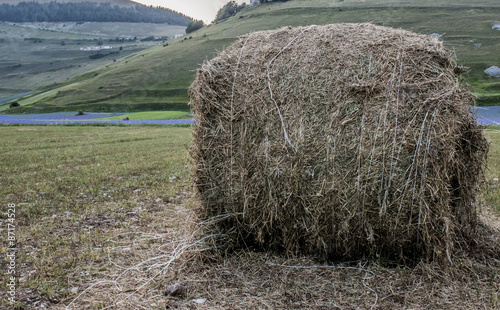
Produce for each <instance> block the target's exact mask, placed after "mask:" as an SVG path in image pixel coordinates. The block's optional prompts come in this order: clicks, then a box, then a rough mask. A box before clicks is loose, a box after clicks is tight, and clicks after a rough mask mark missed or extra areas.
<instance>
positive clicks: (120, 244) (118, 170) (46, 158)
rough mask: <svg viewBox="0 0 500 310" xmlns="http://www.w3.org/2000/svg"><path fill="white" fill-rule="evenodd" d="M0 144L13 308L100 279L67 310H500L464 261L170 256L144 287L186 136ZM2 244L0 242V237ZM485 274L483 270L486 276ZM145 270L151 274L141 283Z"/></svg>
mask: <svg viewBox="0 0 500 310" xmlns="http://www.w3.org/2000/svg"><path fill="white" fill-rule="evenodd" d="M499 133H500V132H499V131H497V130H489V131H488V132H487V134H488V136H489V138H490V139H491V141H492V150H491V156H490V169H491V171H490V175H489V176H490V180H493V178H494V177H497V178H498V177H499V176H500V165H499V162H498V158H499V156H498V154H499V152H500V134H499ZM0 136H2V137H3V138H2V139H3V140H2V141H3V142H4V143H3V144H2V151H1V152H0V160H1V162H2V163H3V164H2V165H0V175H2V176H3V177H2V178H1V179H0V184H1V186H0V197H1V200H2V203H3V208H4V209H3V210H4V211H2V212H1V213H0V227H4V228H5V227H6V224H7V223H8V222H7V215H6V213H4V212H7V211H6V208H7V205H8V203H13V204H16V206H17V207H16V212H15V219H14V224H15V226H16V230H15V232H16V246H17V248H18V249H19V250H18V252H17V254H16V266H17V267H16V268H17V269H16V277H17V280H18V282H17V284H16V293H17V295H16V300H17V302H18V304H17V306H18V308H19V309H41V308H43V306H42V305H45V306H47V307H46V308H48V309H63V308H64V306H67V305H68V304H69V303H70V302H71V301H72V300H73V299H74V298H76V297H77V296H78V294H79V293H81V292H83V291H84V290H85V289H87V288H90V286H91V285H93V284H96V283H97V282H98V281H101V280H104V279H107V280H114V279H117V280H118V279H119V280H118V284H119V285H120V288H121V289H122V290H123V291H121V292H120V291H119V290H117V289H116V288H115V286H114V285H112V284H110V283H108V284H105V285H100V286H97V287H95V288H93V289H90V290H89V291H87V292H86V293H85V294H84V295H82V296H81V297H80V299H78V300H77V301H76V306H75V307H74V308H73V307H69V309H102V308H103V307H104V306H110V305H111V303H112V302H117V301H119V300H121V299H123V298H125V296H127V295H128V294H129V293H130V292H132V291H134V290H135V289H138V288H140V286H141V285H143V284H145V286H144V288H141V289H140V291H139V293H138V294H136V295H135V296H134V297H132V298H131V299H130V303H125V304H121V305H120V306H119V307H117V309H138V308H141V309H142V308H147V309H165V308H170V309H174V308H175V309H177V308H179V309H191V308H197V307H196V304H194V302H193V301H191V299H193V298H206V299H207V300H208V301H207V303H206V304H205V305H203V308H204V309H291V308H293V309H351V308H358V307H359V308H362V309H368V308H370V306H371V305H372V304H373V303H374V302H375V296H374V291H376V292H377V293H378V307H377V308H379V309H408V308H412V309H487V308H491V309H495V308H496V307H498V306H500V278H499V276H500V274H499V273H498V269H497V270H496V271H495V270H492V269H491V267H488V268H490V269H488V268H486V266H485V262H484V261H481V260H480V259H477V261H473V264H472V265H468V264H469V262H470V261H468V260H467V259H458V260H457V261H456V264H455V266H454V267H453V270H452V271H451V272H452V277H449V276H446V275H444V274H446V272H444V273H443V272H442V270H440V269H439V268H435V267H432V265H428V264H420V265H419V266H417V267H416V268H415V269H413V268H408V267H405V266H398V267H392V268H387V267H382V266H380V265H379V263H377V262H360V264H363V266H364V267H365V269H368V270H370V271H369V272H368V273H364V272H360V271H358V270H348V269H344V270H341V269H334V268H326V267H325V268H323V269H322V268H310V269H308V268H306V269H296V268H293V269H287V268H280V267H278V266H270V265H269V262H273V263H279V264H285V265H318V264H319V263H318V262H315V261H313V260H312V259H310V258H291V257H284V256H283V257H276V256H274V255H272V254H269V253H252V252H250V253H240V255H232V256H230V257H228V258H227V259H226V260H224V261H222V262H220V263H211V262H210V260H205V261H203V262H200V261H189V260H187V261H186V260H185V259H186V258H185V257H182V258H181V259H178V260H177V261H176V263H175V264H174V265H172V266H171V268H169V269H167V270H166V271H165V272H163V273H162V275H161V276H159V277H158V278H157V279H156V280H154V281H152V282H151V283H146V280H147V279H146V277H148V276H153V275H154V274H155V273H157V272H158V271H160V270H161V269H162V268H164V267H165V265H157V266H153V265H154V264H155V263H160V262H161V263H165V261H167V260H168V259H169V257H165V255H163V256H160V255H162V254H170V252H169V250H170V249H171V247H172V246H175V245H177V243H176V242H180V237H181V236H182V233H183V230H184V229H188V226H189V222H190V218H189V214H190V211H189V208H191V207H192V202H191V203H190V202H189V201H188V199H187V197H188V196H189V194H188V193H186V192H189V191H190V186H189V184H190V172H191V168H192V167H191V164H190V162H189V159H188V152H187V149H188V147H189V145H190V144H191V129H190V128H172V127H170V128H164V127H110V126H108V127H88V126H85V127H81V126H76V127H61V126H28V127H26V126H2V127H0ZM492 182H494V181H492ZM488 188H489V191H488V197H487V201H488V202H489V203H495V202H497V211H498V212H500V209H498V201H500V198H499V197H500V192H499V191H498V186H497V185H496V183H495V184H492V185H491V186H489V187H488ZM190 206H191V207H190ZM495 217H496V218H497V220H496V222H495V223H496V225H500V221H499V220H498V213H497V214H496V215H495V213H493V214H492V215H491V218H490V219H491V220H492V221H493V220H494V218H495ZM2 236H3V238H4V240H7V230H6V229H4V230H3V232H2ZM6 251H7V243H6V242H5V243H1V245H0V254H1V255H0V263H1V265H2V266H7V261H6V259H7V258H6V255H5V254H6ZM158 256H159V257H160V258H159V259H153V258H154V257H158ZM478 256H480V255H479V254H478ZM147 259H151V261H146V260H147ZM139 262H144V263H145V265H143V266H141V267H144V268H143V269H142V272H140V273H139V272H136V271H134V270H130V271H128V272H124V269H122V268H121V267H119V266H125V267H130V266H133V265H134V264H137V263H139ZM490 263H491V264H494V261H488V262H486V265H487V264H490ZM347 266H350V268H352V266H358V267H361V266H360V265H347ZM146 267H151V271H150V272H149V273H148V272H146ZM5 268H6V267H5ZM5 270H6V269H5ZM454 270H456V271H454ZM471 270H472V271H471ZM122 273H123V274H122ZM119 275H120V276H119ZM372 275H373V277H372ZM8 276H9V275H8V274H7V272H4V273H0V282H2V283H6V282H7V280H6V277H8ZM118 276H119V277H118ZM361 277H364V280H362V279H361ZM176 282H184V283H185V284H188V285H189V291H188V295H187V296H186V297H185V298H170V297H165V296H163V291H164V290H165V288H166V287H167V286H168V285H170V284H173V283H176ZM146 284H147V285H146ZM367 286H368V287H370V288H371V289H373V291H370V290H369V289H368V288H367ZM6 296H7V295H6V294H3V295H0V304H3V305H8V303H7V301H6V300H5V298H6ZM0 308H1V307H0ZM2 309H3V308H2Z"/></svg>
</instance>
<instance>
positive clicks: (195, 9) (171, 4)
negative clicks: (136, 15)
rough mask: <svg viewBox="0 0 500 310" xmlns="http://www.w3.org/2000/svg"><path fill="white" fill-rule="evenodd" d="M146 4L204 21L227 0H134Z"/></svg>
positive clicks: (212, 18) (210, 17)
mask: <svg viewBox="0 0 500 310" xmlns="http://www.w3.org/2000/svg"><path fill="white" fill-rule="evenodd" d="M134 1H135V2H139V3H142V4H146V5H153V6H162V7H164V8H169V9H172V10H175V11H178V12H181V13H183V14H186V15H188V16H190V17H193V18H195V19H201V20H203V21H204V22H205V23H210V22H211V21H213V20H214V18H215V14H217V11H218V10H219V9H220V8H221V7H223V6H224V4H226V3H228V2H229V0H134ZM250 1H251V0H246V1H245V0H236V2H237V3H243V2H246V3H249V2H250Z"/></svg>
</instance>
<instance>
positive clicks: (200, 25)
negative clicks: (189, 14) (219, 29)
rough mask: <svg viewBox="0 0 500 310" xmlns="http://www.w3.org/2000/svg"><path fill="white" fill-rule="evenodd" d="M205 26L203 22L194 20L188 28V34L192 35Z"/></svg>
mask: <svg viewBox="0 0 500 310" xmlns="http://www.w3.org/2000/svg"><path fill="white" fill-rule="evenodd" d="M204 25H205V24H204V23H203V21H201V20H192V21H190V22H189V24H188V25H187V28H186V33H191V32H193V31H196V30H198V29H201V28H203V26H204Z"/></svg>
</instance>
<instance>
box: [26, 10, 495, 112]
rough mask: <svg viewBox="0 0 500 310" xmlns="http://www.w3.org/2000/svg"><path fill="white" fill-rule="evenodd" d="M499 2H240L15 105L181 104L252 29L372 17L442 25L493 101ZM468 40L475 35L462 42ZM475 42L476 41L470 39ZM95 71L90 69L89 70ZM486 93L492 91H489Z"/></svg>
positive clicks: (415, 26) (423, 28) (432, 28)
mask: <svg viewBox="0 0 500 310" xmlns="http://www.w3.org/2000/svg"><path fill="white" fill-rule="evenodd" d="M499 15H500V4H499V3H498V1H495V0H476V1H450V0H441V1H419V2H418V3H416V2H414V1H396V0H392V1H384V2H383V1H379V0H371V1H370V0H368V1H356V0H345V1H341V2H338V1H327V0H292V1H288V2H285V3H277V4H269V5H261V6H257V7H250V8H247V9H245V10H243V11H241V12H240V13H238V15H236V16H235V17H232V18H230V19H229V20H227V21H225V22H223V23H220V24H217V25H211V26H210V27H207V28H204V29H202V30H199V31H197V32H195V33H193V34H191V36H192V39H186V40H176V41H172V42H171V43H170V44H169V45H168V46H167V47H162V46H159V47H155V48H152V49H150V50H147V51H144V52H141V53H139V54H136V55H134V56H132V57H129V58H127V59H123V60H121V61H117V62H116V63H113V64H110V65H109V66H108V67H107V68H100V69H98V70H95V73H93V74H87V75H86V76H85V77H77V78H74V79H70V81H68V83H74V82H76V81H78V82H80V84H79V86H78V87H77V88H74V89H71V90H68V91H64V92H60V93H58V94H57V95H54V96H48V97H45V98H44V99H43V100H41V101H39V102H38V103H37V105H36V107H37V108H30V109H28V108H20V109H18V112H27V111H38V110H42V111H53V110H60V109H65V110H89V111H90V110H92V111H117V110H122V111H125V110H129V111H138V110H176V109H177V110H178V109H183V110H186V111H187V110H188V107H187V106H186V103H187V102H188V98H187V95H186V90H187V88H188V87H189V84H190V81H191V79H192V77H193V75H194V72H195V71H196V69H197V68H198V67H199V66H200V64H201V63H202V62H203V61H204V60H205V59H210V58H211V57H213V56H214V55H215V54H216V52H217V51H218V50H222V49H223V48H224V47H225V46H227V45H229V44H230V43H231V42H233V41H234V40H235V38H236V37H237V36H238V35H241V34H245V33H248V32H251V31H257V30H264V29H275V28H279V27H282V26H284V25H308V24H312V23H314V24H327V23H335V22H372V23H375V24H380V25H385V26H391V27H401V28H405V29H409V30H413V31H416V32H421V33H432V32H437V33H442V34H443V33H444V34H445V36H444V41H445V42H446V44H447V45H448V46H449V47H450V48H453V49H455V51H456V53H457V56H458V57H459V59H460V60H461V61H462V62H463V63H464V64H465V65H466V66H469V67H470V68H471V72H470V74H469V75H468V80H469V81H470V82H471V83H472V85H473V87H474V89H473V90H474V91H475V92H477V93H478V94H486V95H485V96H484V100H483V101H484V102H483V103H490V104H495V103H498V100H499V98H498V96H496V95H494V94H495V93H496V94H498V93H499V92H500V82H499V81H498V79H493V78H488V77H487V76H486V75H485V74H484V73H483V70H484V69H486V68H487V67H489V66H491V65H494V64H496V65H498V64H500V54H498V49H499V48H500V31H496V30H492V29H491V27H492V24H493V23H494V22H497V21H498V16H499ZM470 40H474V42H469V41H470ZM478 43H480V44H481V47H476V46H475V44H478ZM94 75H95V76H94ZM492 94H493V95H492Z"/></svg>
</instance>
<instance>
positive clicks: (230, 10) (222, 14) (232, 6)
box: [214, 0, 287, 23]
mask: <svg viewBox="0 0 500 310" xmlns="http://www.w3.org/2000/svg"><path fill="white" fill-rule="evenodd" d="M286 1H287V0H253V1H251V2H250V5H257V4H263V3H269V2H286ZM245 7H247V4H246V3H245V2H243V3H242V4H239V5H238V3H236V1H234V0H232V1H229V2H228V3H226V4H225V5H224V6H223V7H222V8H221V9H220V10H219V11H218V12H217V15H216V16H215V20H214V23H219V22H221V21H224V20H226V19H228V18H229V17H231V16H234V15H236V13H238V12H239V11H241V10H243V9H244V8H245Z"/></svg>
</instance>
